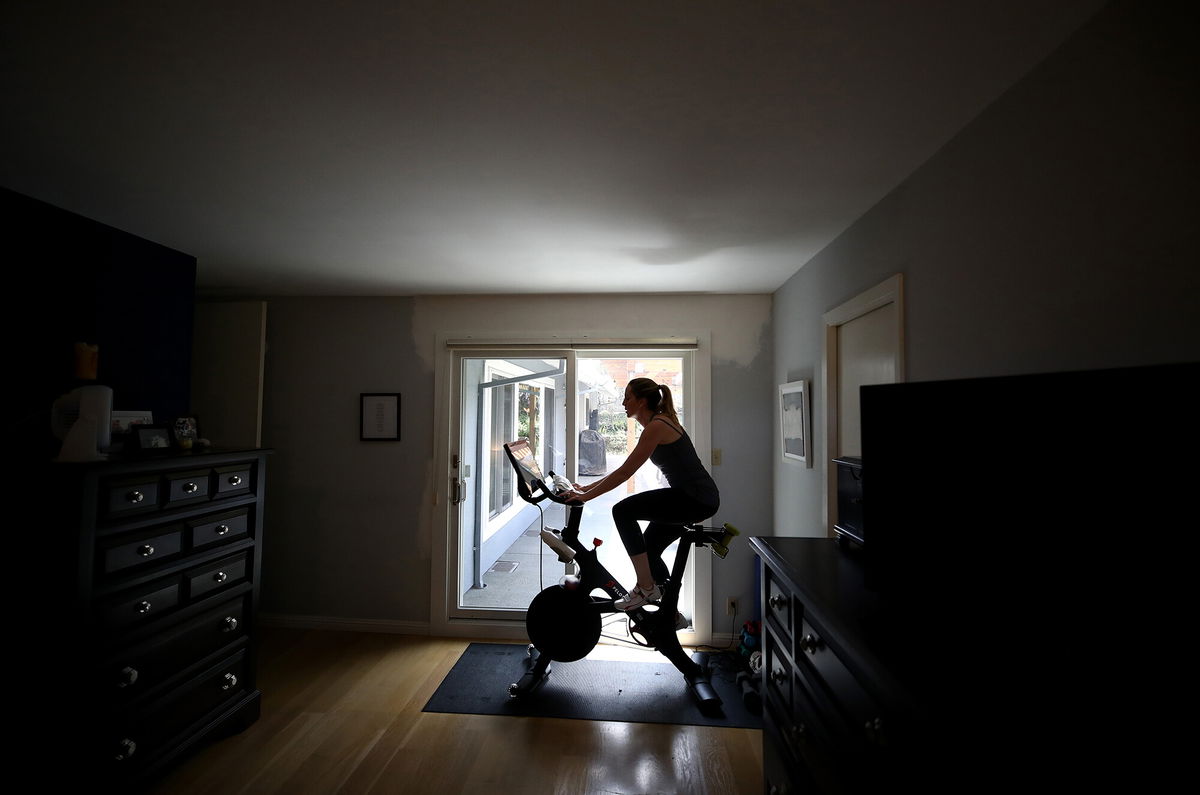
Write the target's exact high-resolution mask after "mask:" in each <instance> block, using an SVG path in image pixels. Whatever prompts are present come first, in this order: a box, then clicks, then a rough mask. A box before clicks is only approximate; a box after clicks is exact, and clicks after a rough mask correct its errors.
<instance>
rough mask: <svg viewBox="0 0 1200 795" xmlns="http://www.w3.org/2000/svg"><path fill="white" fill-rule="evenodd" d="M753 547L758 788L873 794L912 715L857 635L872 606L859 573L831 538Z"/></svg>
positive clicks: (890, 772)
mask: <svg viewBox="0 0 1200 795" xmlns="http://www.w3.org/2000/svg"><path fill="white" fill-rule="evenodd" d="M751 546H752V547H753V549H754V551H755V552H756V553H757V554H758V556H759V559H760V561H761V563H760V567H761V569H760V575H761V578H760V582H761V598H762V605H763V608H762V609H763V618H764V620H763V668H762V676H763V692H764V694H765V697H764V699H763V703H764V709H763V768H764V777H765V790H766V791H767V792H769V793H798V792H821V793H843V792H865V791H878V790H877V789H876V788H877V787H880V786H883V785H884V784H886V783H887V782H889V781H891V780H892V779H893V777H894V775H895V774H896V770H897V768H896V764H895V762H896V760H897V759H898V758H899V755H898V754H897V751H898V750H899V749H902V748H903V747H904V744H905V739H906V738H905V737H904V733H905V730H906V729H905V727H906V724H908V722H909V721H910V720H911V718H912V715H913V710H912V707H911V704H910V699H909V697H908V695H907V694H906V692H905V691H904V689H903V688H902V687H901V686H900V685H899V684H897V683H896V682H895V681H894V680H893V678H892V676H891V675H890V674H889V672H888V671H887V670H886V669H885V668H884V667H883V665H882V664H881V662H880V661H879V660H878V659H876V658H875V657H873V655H872V653H871V650H870V647H869V645H867V644H865V643H864V642H863V638H862V637H861V636H860V635H859V634H858V633H857V621H858V619H859V618H861V617H862V616H865V615H869V614H870V613H871V612H872V610H873V609H874V608H875V604H874V602H875V600H874V598H873V595H872V594H871V592H870V591H869V590H867V589H865V588H863V580H862V577H863V572H862V571H861V569H859V568H858V567H857V566H856V565H855V561H854V560H853V559H852V558H850V557H848V556H847V555H846V554H845V552H844V550H842V549H841V548H839V547H838V545H837V544H836V543H835V542H834V541H832V540H829V539H801V538H753V539H751ZM893 783H894V782H893ZM884 788H885V789H887V787H884Z"/></svg>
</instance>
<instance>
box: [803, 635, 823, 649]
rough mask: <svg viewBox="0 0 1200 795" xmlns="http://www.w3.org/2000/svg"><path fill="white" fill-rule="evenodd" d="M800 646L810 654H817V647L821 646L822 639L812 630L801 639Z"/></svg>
mask: <svg viewBox="0 0 1200 795" xmlns="http://www.w3.org/2000/svg"><path fill="white" fill-rule="evenodd" d="M800 648H802V649H804V650H805V651H806V652H808V653H809V654H816V653H817V649H819V648H821V639H820V638H818V637H817V636H816V635H813V634H812V633H811V632H810V633H808V634H807V635H805V636H804V638H803V639H802V640H801V641H800Z"/></svg>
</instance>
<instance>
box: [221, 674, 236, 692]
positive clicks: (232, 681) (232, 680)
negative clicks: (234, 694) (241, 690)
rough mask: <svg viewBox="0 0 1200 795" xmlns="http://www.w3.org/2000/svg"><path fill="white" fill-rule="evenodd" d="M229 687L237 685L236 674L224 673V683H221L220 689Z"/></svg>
mask: <svg viewBox="0 0 1200 795" xmlns="http://www.w3.org/2000/svg"><path fill="white" fill-rule="evenodd" d="M231 687H237V675H236V674H231V673H230V674H225V684H223V685H221V689H222V690H228V689H229V688H231Z"/></svg>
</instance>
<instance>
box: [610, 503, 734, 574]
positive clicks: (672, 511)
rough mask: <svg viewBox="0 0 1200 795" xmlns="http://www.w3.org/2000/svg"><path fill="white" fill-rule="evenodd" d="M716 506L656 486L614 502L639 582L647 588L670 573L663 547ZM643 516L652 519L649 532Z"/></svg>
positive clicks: (627, 549)
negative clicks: (643, 526) (644, 527)
mask: <svg viewBox="0 0 1200 795" xmlns="http://www.w3.org/2000/svg"><path fill="white" fill-rule="evenodd" d="M714 512H715V511H714V509H712V508H710V507H709V506H706V505H704V504H702V503H700V502H699V501H697V500H694V499H692V498H691V497H689V496H687V495H686V494H684V493H683V492H681V491H678V490H677V489H656V490H654V491H645V492H642V493H640V494H634V495H633V496H631V497H626V498H625V499H623V500H621V501H620V502H618V503H617V504H616V505H614V506H613V509H612V513H613V523H614V524H615V525H616V528H617V532H618V533H619V534H620V536H621V542H622V543H623V544H624V545H625V551H626V552H628V553H629V557H630V559H631V560H632V561H633V565H634V571H635V572H637V575H638V585H639V586H641V587H643V588H647V587H649V586H651V585H652V584H653V583H654V582H662V581H664V580H665V579H666V578H667V577H668V576H669V574H670V570H669V569H668V568H667V565H666V563H665V562H663V559H662V553H663V551H664V550H665V549H666V548H667V547H669V546H670V545H671V544H672V543H673V542H674V541H675V540H676V539H678V538H679V537H680V536H681V535H682V534H683V524H684V523H685V522H699V521H703V520H704V519H707V518H708V517H710V516H712V515H713V513H714ZM640 520H647V521H649V525H648V526H647V528H646V534H645V536H643V535H642V528H641V525H640V524H638V522H639V521H640Z"/></svg>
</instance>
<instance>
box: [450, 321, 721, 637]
mask: <svg viewBox="0 0 1200 795" xmlns="http://www.w3.org/2000/svg"><path fill="white" fill-rule="evenodd" d="M466 348H471V349H475V350H478V351H481V352H483V353H484V354H485V355H486V354H487V353H488V352H490V351H500V350H503V351H506V352H511V351H514V350H526V351H530V352H532V351H538V352H543V351H562V350H564V349H566V350H581V349H587V350H596V349H599V350H604V351H611V350H620V349H623V348H641V349H642V350H670V349H677V350H691V351H692V376H691V380H692V396H691V401H690V406H691V409H692V411H693V412H694V413H693V415H692V421H691V423H689V426H688V433H689V435H690V436H691V437H692V442H693V444H694V445H695V447H696V452H697V454H698V455H699V457H700V460H701V461H704V462H708V461H710V460H711V458H712V455H711V450H712V425H711V417H712V411H711V406H712V363H711V356H710V351H711V344H710V334H709V332H707V331H700V332H689V333H688V334H687V335H686V336H679V335H677V334H653V333H652V334H645V335H641V334H639V335H638V336H637V337H633V338H630V337H622V336H620V333H619V332H617V333H612V332H595V333H593V332H588V333H585V334H580V335H579V336H578V337H576V338H572V339H564V338H561V337H553V336H551V335H546V336H545V337H544V338H534V339H530V338H528V337H522V338H519V339H514V338H513V337H511V336H502V335H496V334H486V333H485V334H480V333H470V332H467V333H463V332H457V333H444V332H439V333H438V334H437V337H436V355H437V362H436V369H435V375H434V423H435V425H434V462H433V466H434V471H435V472H440V473H442V474H441V475H438V476H437V477H435V478H434V479H433V482H434V483H435V484H436V487H435V490H434V494H433V521H432V522H431V523H430V524H431V528H432V539H431V542H432V543H431V545H430V594H429V604H430V607H429V611H430V615H429V627H430V632H431V634H433V635H436V636H442V637H478V638H495V639H506V640H523V639H525V638H526V637H527V636H526V633H525V621H524V616H523V615H522V616H520V617H519V618H507V619H505V618H488V619H484V618H458V617H455V616H454V615H453V610H452V607H453V605H452V604H451V602H450V589H449V588H448V587H447V586H448V585H449V583H450V582H451V579H450V578H451V577H453V576H454V574H453V573H452V571H451V569H450V567H451V566H455V567H457V565H458V561H457V552H456V548H455V547H454V542H455V538H454V534H453V532H452V527H453V510H454V505H453V504H452V503H451V499H450V497H451V494H452V491H453V489H454V488H455V487H456V486H455V481H456V477H455V474H456V473H455V470H454V468H453V467H452V466H451V455H452V454H453V453H454V451H456V450H457V446H458V440H457V439H456V438H455V434H456V427H457V423H456V422H455V421H454V417H455V415H456V414H457V411H458V409H457V407H456V405H455V394H454V384H455V383H456V381H457V378H456V376H455V374H454V372H453V367H454V362H455V356H454V353H455V351H456V350H461V349H466ZM567 376H568V381H569V383H574V381H575V358H574V357H573V356H570V357H568V365H567ZM567 446H568V450H567V454H568V456H569V457H570V458H571V460H574V458H575V446H576V445H575V440H574V439H572V438H571V434H570V433H568V434H567ZM690 567H691V568H692V570H693V571H692V575H691V583H692V589H693V591H694V594H695V596H694V601H695V605H696V610H695V611H694V612H695V615H693V617H692V630H693V631H692V633H690V635H684V636H681V638H680V640H681V642H684V643H685V644H689V645H693V644H694V645H704V644H709V643H711V641H712V560H711V556H710V555H704V554H697V550H692V554H691V562H690Z"/></svg>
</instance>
